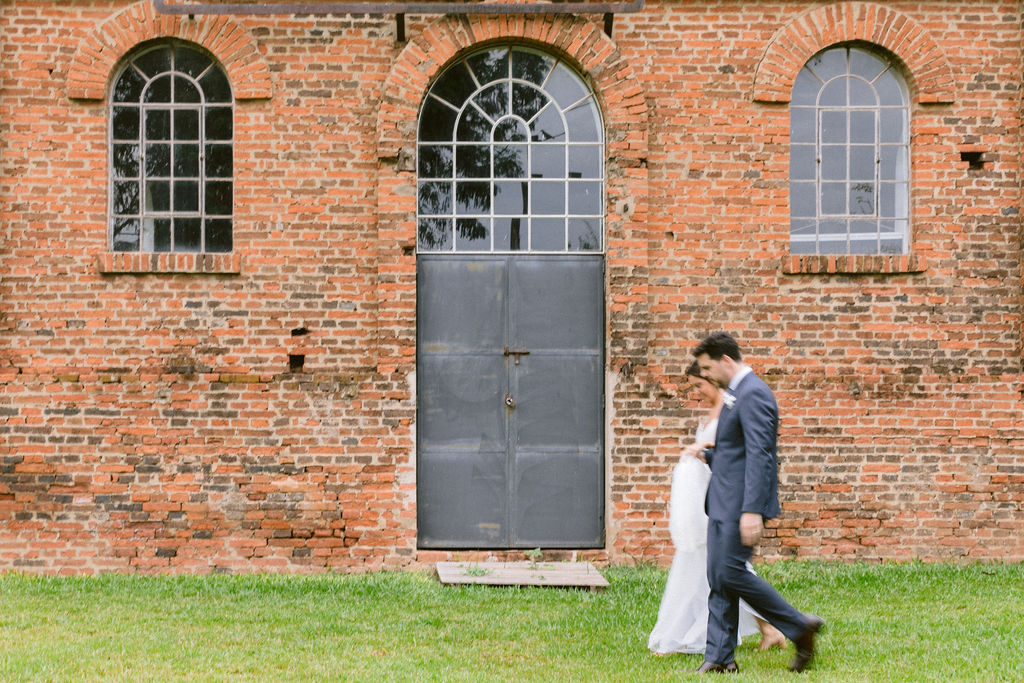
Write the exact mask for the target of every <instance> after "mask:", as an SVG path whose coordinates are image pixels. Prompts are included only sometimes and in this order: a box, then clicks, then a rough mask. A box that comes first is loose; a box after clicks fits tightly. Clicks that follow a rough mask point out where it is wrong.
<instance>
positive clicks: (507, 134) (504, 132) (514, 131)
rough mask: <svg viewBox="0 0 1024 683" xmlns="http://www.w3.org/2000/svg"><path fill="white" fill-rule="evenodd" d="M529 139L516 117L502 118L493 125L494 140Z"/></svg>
mask: <svg viewBox="0 0 1024 683" xmlns="http://www.w3.org/2000/svg"><path fill="white" fill-rule="evenodd" d="M529 139H530V135H529V133H528V132H527V130H526V128H525V127H524V126H523V122H522V121H519V120H517V119H504V120H503V121H501V122H500V123H499V124H498V125H497V126H495V127H494V141H495V142H526V141H528V140H529Z"/></svg>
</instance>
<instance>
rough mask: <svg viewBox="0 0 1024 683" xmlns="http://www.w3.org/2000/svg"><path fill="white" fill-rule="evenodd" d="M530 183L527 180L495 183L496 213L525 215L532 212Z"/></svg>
mask: <svg viewBox="0 0 1024 683" xmlns="http://www.w3.org/2000/svg"><path fill="white" fill-rule="evenodd" d="M528 188H529V183H528V182H526V181H525V180H514V181H502V182H496V183H494V213H496V214H499V213H500V214H511V215H513V216H520V215H525V214H528V213H529V212H530V204H529V202H528V201H527V200H528V198H529V189H528Z"/></svg>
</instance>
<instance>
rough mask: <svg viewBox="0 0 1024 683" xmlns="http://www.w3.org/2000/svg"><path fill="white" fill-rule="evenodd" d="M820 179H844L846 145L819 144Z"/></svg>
mask: <svg viewBox="0 0 1024 683" xmlns="http://www.w3.org/2000/svg"><path fill="white" fill-rule="evenodd" d="M821 179H822V180H846V146H845V145H822V146H821Z"/></svg>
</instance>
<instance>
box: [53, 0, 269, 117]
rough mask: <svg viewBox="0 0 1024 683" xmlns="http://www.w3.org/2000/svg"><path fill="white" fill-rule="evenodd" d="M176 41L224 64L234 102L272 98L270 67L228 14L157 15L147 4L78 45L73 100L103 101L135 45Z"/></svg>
mask: <svg viewBox="0 0 1024 683" xmlns="http://www.w3.org/2000/svg"><path fill="white" fill-rule="evenodd" d="M155 38H180V39H181V40H187V41H190V42H193V43H196V44H197V45H201V46H203V47H204V48H206V49H207V50H209V51H210V52H211V53H212V54H213V55H214V56H215V57H216V58H217V60H218V61H220V63H221V64H222V65H223V66H224V68H225V70H226V71H227V73H228V78H229V79H230V81H231V87H232V90H233V92H234V96H235V99H236V100H248V99H264V98H268V97H270V96H271V92H272V83H271V79H270V69H269V68H268V66H267V63H266V61H265V60H264V59H263V56H262V55H261V54H260V51H259V47H258V46H257V44H256V40H255V38H253V36H252V34H251V33H249V31H248V30H247V29H246V28H244V27H243V26H242V25H241V24H239V23H238V22H236V21H234V20H233V19H230V18H229V17H227V16H224V15H220V16H216V15H203V16H197V17H195V18H194V19H189V18H188V17H185V16H178V15H175V16H172V15H161V14H157V13H156V10H155V9H153V3H151V2H148V0H143V2H139V3H136V4H134V5H132V6H130V7H127V8H125V9H123V10H122V11H120V12H118V13H117V14H115V15H114V16H112V17H111V18H110V19H108V20H107V21H105V22H103V24H101V25H100V26H98V27H97V28H96V30H95V31H93V32H92V33H91V34H89V35H88V36H86V37H85V38H84V39H83V40H82V41H80V42H79V44H78V49H77V50H76V51H75V56H74V58H73V59H72V60H71V66H70V69H69V71H68V80H67V95H68V97H69V98H71V99H82V100H102V99H104V98H105V97H106V91H107V83H108V81H109V79H110V76H111V74H112V73H113V71H114V68H115V67H116V65H117V63H118V62H119V61H120V60H121V58H122V57H124V55H125V54H127V53H128V52H129V51H130V50H131V49H133V48H134V47H136V46H137V45H139V44H141V43H143V42H145V41H147V40H153V39H155Z"/></svg>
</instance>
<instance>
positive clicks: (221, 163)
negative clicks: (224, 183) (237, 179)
mask: <svg viewBox="0 0 1024 683" xmlns="http://www.w3.org/2000/svg"><path fill="white" fill-rule="evenodd" d="M231 168H232V163H231V145H206V177H208V178H230V177H231V175H232V174H231Z"/></svg>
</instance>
